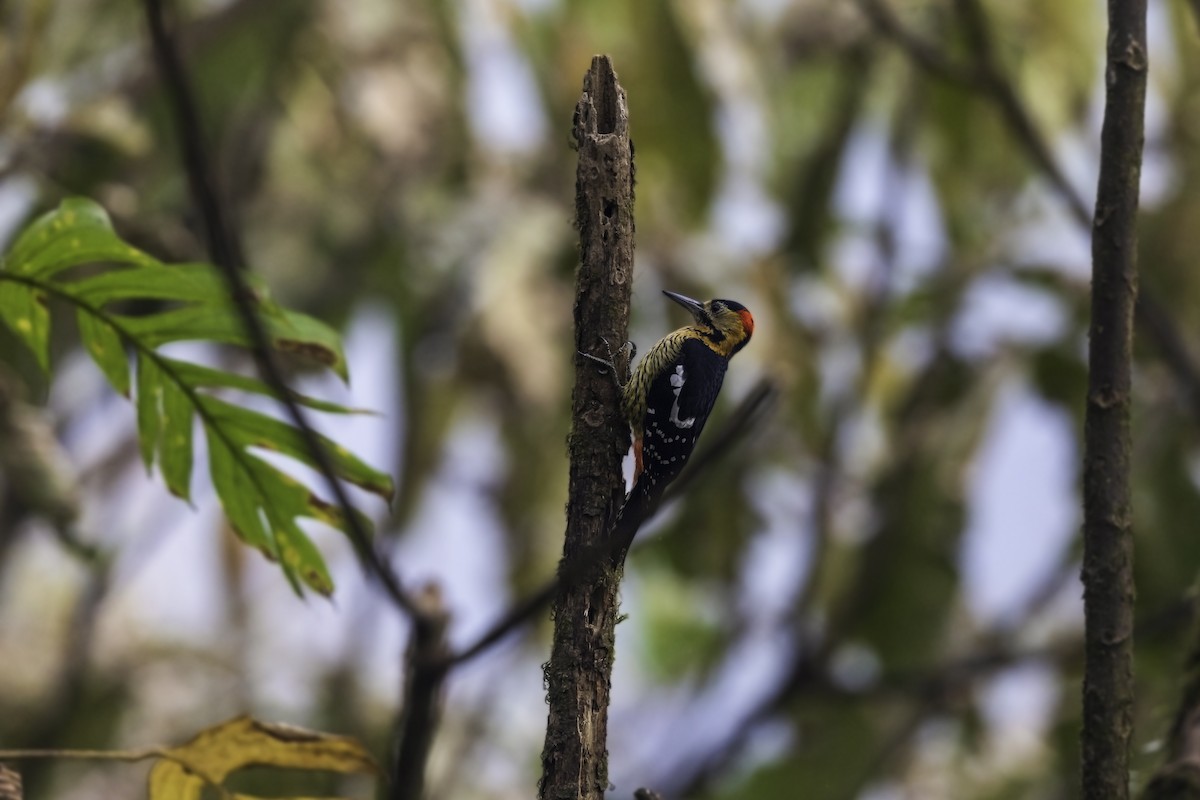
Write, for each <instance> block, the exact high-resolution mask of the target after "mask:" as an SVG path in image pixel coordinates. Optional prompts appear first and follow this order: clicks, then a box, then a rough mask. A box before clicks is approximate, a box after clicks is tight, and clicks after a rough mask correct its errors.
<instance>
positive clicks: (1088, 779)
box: [1081, 0, 1147, 800]
mask: <svg viewBox="0 0 1200 800" xmlns="http://www.w3.org/2000/svg"><path fill="white" fill-rule="evenodd" d="M1108 21H1109V33H1108V55H1107V66H1106V69H1105V83H1106V90H1107V91H1106V98H1105V109H1104V125H1103V128H1102V130H1101V137H1100V179H1099V185H1098V188H1097V192H1096V213H1095V217H1094V219H1093V222H1092V319H1091V329H1090V349H1089V367H1088V396H1087V409H1086V417H1085V422H1084V447H1085V453H1084V462H1083V504H1084V523H1083V525H1084V527H1083V543H1084V553H1083V584H1084V614H1085V620H1086V621H1085V634H1084V636H1085V666H1084V679H1083V732H1082V739H1081V744H1082V755H1083V763H1082V781H1083V796H1084V797H1085V798H1091V799H1093V800H1100V799H1101V798H1103V799H1104V800H1123V799H1124V798H1128V797H1129V741H1130V738H1131V735H1132V731H1133V600H1134V586H1133V521H1132V510H1131V503H1130V488H1129V452H1130V430H1129V407H1130V385H1131V378H1130V373H1131V367H1130V362H1131V348H1132V333H1133V312H1134V305H1135V302H1136V300H1137V210H1138V188H1139V178H1140V175H1141V163H1142V141H1143V137H1144V133H1143V130H1144V120H1143V117H1144V111H1145V102H1146V71H1147V55H1146V0H1109V3H1108Z"/></svg>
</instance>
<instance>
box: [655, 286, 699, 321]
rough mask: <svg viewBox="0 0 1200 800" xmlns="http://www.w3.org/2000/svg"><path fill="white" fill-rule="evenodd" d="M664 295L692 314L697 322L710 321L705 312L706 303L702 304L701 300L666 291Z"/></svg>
mask: <svg viewBox="0 0 1200 800" xmlns="http://www.w3.org/2000/svg"><path fill="white" fill-rule="evenodd" d="M663 294H665V295H666V296H667V297H669V298H671V299H672V300H674V301H675V302H676V303H679V305H681V306H683V307H684V308H686V309H687V310H688V311H690V312H692V316H693V317H694V318H695V319H696V322H700V323H704V322H707V321H708V312H706V311H705V310H704V303H701V302H700V301H699V300H693V299H692V298H690V297H688V296H687V295H685V294H679V292H668V291H667V290H665V289H664V290H663Z"/></svg>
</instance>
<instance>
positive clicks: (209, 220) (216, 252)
mask: <svg viewBox="0 0 1200 800" xmlns="http://www.w3.org/2000/svg"><path fill="white" fill-rule="evenodd" d="M143 6H144V8H145V14H146V21H147V24H148V28H149V32H150V42H151V45H152V48H153V51H154V58H155V63H156V64H157V66H158V70H159V74H160V76H161V78H162V81H163V84H164V86H165V87H166V95H167V100H168V102H169V104H170V109H171V116H172V120H173V122H174V124H175V130H176V134H177V136H178V137H179V145H180V157H181V159H182V161H183V166H184V170H185V171H186V173H187V178H188V187H189V189H190V192H191V196H192V201H193V203H194V204H195V206H196V210H197V212H198V213H199V215H200V218H201V220H202V221H203V226H204V233H205V241H206V243H207V246H208V251H209V256H210V257H211V258H212V260H213V263H214V264H215V265H216V266H217V267H218V268H219V269H220V270H221V273H222V274H223V275H224V276H225V280H226V282H227V284H228V286H229V293H230V297H231V298H232V300H233V303H234V305H235V307H236V309H237V312H238V315H239V317H240V318H241V320H242V324H243V325H244V326H245V329H246V333H247V335H248V337H249V339H250V341H251V344H252V347H251V351H252V353H253V356H254V360H255V363H256V364H257V366H258V370H259V372H260V374H261V375H262V378H263V380H264V381H266V383H267V384H268V385H269V386H270V387H271V388H272V390H273V391H274V392H275V395H276V397H277V398H278V400H279V402H280V403H282V404H283V406H284V408H285V409H286V411H287V414H288V417H289V418H290V419H291V421H292V423H293V424H294V425H295V426H296V428H297V430H299V432H300V435H301V437H302V439H303V440H304V443H305V446H306V447H307V448H308V451H309V453H310V454H311V456H312V458H313V463H314V464H315V465H316V468H317V471H318V472H320V473H321V475H322V477H323V478H324V479H325V481H326V483H327V484H328V485H329V489H330V491H331V492H332V493H333V497H334V500H335V501H336V502H337V505H338V507H339V508H340V509H341V513H342V517H343V518H344V520H345V525H346V533H347V535H348V537H349V538H350V541H351V542H352V543H353V544H354V547H355V549H356V550H357V551H358V554H359V557H360V558H361V559H362V561H363V564H364V567H365V569H366V570H367V572H368V574H370V575H373V576H374V577H376V578H377V579H378V580H379V581H380V583H382V585H383V587H384V589H385V590H386V592H387V594H388V596H389V597H390V598H391V599H392V600H393V602H395V604H396V605H397V606H398V607H400V608H401V609H403V610H404V611H405V612H406V613H407V614H408V615H409V617H410V618H412V620H413V623H414V625H416V626H417V627H418V628H421V627H423V626H426V625H430V624H432V621H430V620H427V619H425V618H424V616H423V615H422V613H421V611H420V609H419V608H418V606H417V605H416V604H415V603H414V602H413V600H412V598H410V597H409V596H408V594H407V593H406V592H405V591H404V589H403V588H402V587H401V585H400V581H399V579H398V578H397V577H396V575H395V573H394V572H393V571H392V569H391V568H390V566H389V565H388V564H387V563H386V562H385V561H384V559H383V557H382V556H381V555H380V554H379V552H378V551H377V550H376V549H375V546H374V545H373V543H372V541H371V536H370V534H369V533H368V532H367V530H366V528H365V527H364V526H363V524H362V522H361V520H360V517H359V514H358V512H357V511H356V510H355V509H354V507H353V505H352V504H351V503H350V498H349V496H348V495H347V493H346V490H345V487H344V486H343V485H342V482H341V481H340V480H339V479H338V477H337V472H336V470H335V468H334V464H333V461H332V460H331V459H330V457H329V454H328V453H327V452H326V451H325V448H324V447H323V446H322V445H321V442H320V441H319V439H318V438H317V434H316V432H315V431H314V430H313V427H312V425H311V424H310V423H309V422H308V419H307V416H306V415H305V414H304V412H303V410H302V409H301V408H300V405H299V404H298V403H297V402H296V401H295V399H294V396H293V393H292V391H291V390H290V389H289V387H288V385H287V381H286V380H285V379H284V377H283V371H282V370H281V369H280V367H279V363H278V361H277V360H276V359H275V355H274V350H273V348H272V347H271V340H270V337H269V336H268V334H267V331H266V327H265V326H264V325H263V323H262V320H261V319H260V317H259V314H258V308H257V306H256V303H255V300H254V294H253V292H252V291H251V290H250V288H249V286H248V285H247V283H246V280H245V278H244V276H243V275H242V272H243V271H244V270H245V268H246V264H245V258H244V256H243V252H242V247H241V244H240V241H239V237H238V236H237V234H236V232H235V230H234V227H233V225H232V223H231V221H230V220H229V219H228V218H227V217H226V215H225V213H224V210H223V206H222V204H221V203H220V201H219V200H218V196H217V190H216V187H215V185H214V182H213V180H212V172H211V168H210V164H209V158H208V154H207V151H206V150H205V147H204V144H203V142H202V141H201V125H200V114H199V111H198V108H197V104H196V101H195V98H194V96H193V93H192V89H191V85H190V83H189V81H188V77H187V74H186V72H185V71H184V67H183V64H182V63H181V60H180V58H179V55H178V53H177V52H176V49H175V46H174V44H173V42H172V41H171V38H170V35H169V34H168V32H167V29H166V24H165V22H164V19H163V4H162V0H143Z"/></svg>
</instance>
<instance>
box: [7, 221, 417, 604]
mask: <svg viewBox="0 0 1200 800" xmlns="http://www.w3.org/2000/svg"><path fill="white" fill-rule="evenodd" d="M85 264H95V265H101V266H102V267H103V269H101V270H100V271H98V272H94V273H91V274H87V275H82V276H80V275H79V274H78V273H71V272H68V271H69V270H71V269H72V268H73V267H78V266H82V265H85ZM72 275H74V276H75V277H72ZM251 286H252V290H253V291H254V294H255V300H256V304H257V307H258V312H259V314H260V316H261V319H262V321H263V324H264V326H265V327H266V329H267V332H268V334H269V336H270V337H271V343H272V345H273V346H274V347H275V348H277V349H278V350H280V351H285V352H290V353H296V354H299V355H302V356H304V357H306V358H309V359H311V360H314V361H316V362H317V363H319V364H321V365H323V366H325V367H328V368H329V369H331V370H333V371H334V372H335V373H336V374H337V375H339V376H340V377H341V378H342V379H343V380H344V379H346V377H347V372H346V359H345V355H344V354H343V352H342V348H341V341H340V338H339V337H338V335H337V333H336V332H335V331H334V330H333V329H331V328H329V327H328V326H327V325H325V324H323V323H321V322H320V321H318V320H316V319H313V318H312V317H309V316H306V315H304V314H299V313H297V312H294V311H289V310H287V309H284V308H282V307H280V306H278V305H276V304H275V303H274V302H273V301H272V300H271V299H270V296H269V295H268V293H267V291H266V289H265V287H263V286H262V285H261V284H258V283H252V284H251ZM51 299H54V300H56V301H61V302H62V303H64V304H67V305H69V306H71V307H73V308H74V310H75V314H76V318H77V319H78V323H79V332H80V336H81V338H82V340H83V345H84V347H85V348H86V350H87V352H88V353H89V354H90V355H91V357H92V359H93V360H94V361H95V362H96V364H97V366H99V367H100V369H101V371H102V372H103V373H104V375H105V377H106V378H107V379H108V382H109V383H110V384H112V386H113V388H114V389H116V391H118V392H120V393H121V394H122V395H125V396H126V397H128V396H129V393H130V389H131V387H132V389H133V391H134V396H133V402H134V403H135V405H136V410H137V429H138V438H139V443H140V447H141V454H142V459H143V461H144V462H145V464H146V467H147V469H150V468H151V467H152V466H153V465H154V464H155V463H157V464H158V467H159V471H160V472H161V473H162V476H163V480H164V481H165V483H166V485H167V488H168V489H169V490H170V491H171V492H172V493H173V494H175V495H177V496H179V497H181V498H183V499H184V500H187V499H189V497H190V485H191V477H192V464H193V454H192V451H193V447H192V445H193V441H192V435H193V421H194V420H195V419H199V420H200V423H201V425H202V426H203V429H204V434H205V438H206V440H207V442H208V450H209V472H210V475H211V477H212V481H213V485H214V486H215V488H216V491H217V496H218V498H219V499H220V501H221V504H222V506H223V507H224V509H225V513H226V515H227V516H228V518H229V521H230V523H231V525H232V527H233V528H234V530H235V531H237V533H238V535H239V536H240V537H241V538H242V539H243V541H245V542H246V543H247V544H249V545H251V546H253V547H256V548H258V549H259V550H261V551H262V552H263V553H265V554H266V555H267V556H268V557H270V558H271V559H273V560H276V561H278V562H279V564H280V565H281V566H282V567H283V570H284V573H285V575H286V576H287V578H288V580H289V581H290V582H291V583H292V585H293V586H294V587H296V589H297V591H300V587H301V586H302V585H305V586H308V587H309V588H311V589H313V590H314V591H317V592H320V593H321V594H326V595H327V594H329V593H331V592H332V591H333V583H332V581H331V579H330V577H329V571H328V569H327V568H326V566H325V561H324V559H323V558H322V557H321V554H320V552H319V551H318V550H317V548H316V547H315V545H313V543H312V541H311V540H310V539H309V538H308V536H306V535H305V534H304V532H303V531H302V530H301V528H300V526H299V524H298V523H297V520H298V519H301V518H310V519H316V520H319V521H321V522H324V523H326V524H329V525H332V526H334V527H336V528H339V529H341V530H343V531H345V530H346V527H347V525H346V520H345V519H344V517H343V516H342V514H341V512H340V510H339V509H337V508H335V507H333V506H331V505H330V504H329V503H327V502H326V501H324V500H322V499H321V498H320V497H318V496H317V495H316V494H315V493H314V492H313V491H312V490H311V489H309V488H308V487H307V486H305V485H303V484H302V483H300V482H299V481H297V480H295V479H294V478H292V477H290V476H288V475H287V474H285V473H283V472H281V471H280V470H279V469H278V468H277V467H275V466H274V465H273V464H271V463H269V462H268V461H266V460H264V459H263V458H260V457H259V456H258V455H256V454H255V453H254V452H253V451H252V449H255V448H256V449H261V450H266V451H271V452H276V453H281V454H283V455H286V456H289V457H290V458H293V459H295V460H297V461H300V462H301V463H304V464H307V465H309V466H315V465H314V463H313V459H312V457H311V455H310V454H309V452H308V449H307V448H306V447H305V445H304V442H303V440H302V438H301V435H300V431H299V430H297V429H296V428H295V427H294V426H292V425H291V424H289V423H286V422H283V421H280V420H278V419H275V418H273V417H269V416H267V415H265V414H260V413H258V412H255V411H250V410H248V409H245V408H241V407H239V406H236V405H233V404H231V403H229V402H227V401H225V400H222V399H220V398H218V397H216V396H213V395H212V394H210V392H211V390H213V389H236V390H240V391H245V392H251V393H255V394H261V395H268V396H273V395H274V392H273V391H272V390H271V388H270V387H269V386H267V384H265V383H263V382H262V381H260V380H258V379H256V378H251V377H247V376H243V375H238V374H235V373H231V372H225V371H222V370H219V369H215V368H213V367H207V366H203V365H200V364H194V363H191V362H187V361H181V360H178V359H175V358H170V357H167V356H165V355H163V354H162V353H160V352H158V348H159V347H161V346H162V345H164V344H168V343H170V342H179V341H207V342H217V343H222V344H231V345H237V346H241V347H249V346H250V342H249V340H248V339H247V336H246V333H245V330H244V328H243V325H242V321H241V319H240V318H239V317H238V315H237V311H236V309H235V308H234V307H233V304H232V303H231V302H230V299H229V295H228V291H227V288H226V286H225V282H224V280H223V276H222V275H221V274H220V272H219V271H218V270H217V269H216V268H215V267H213V266H211V265H208V264H176V265H167V264H163V263H162V262H160V261H158V260H157V259H155V258H153V257H151V256H149V255H147V254H146V253H143V252H141V251H140V250H138V249H136V248H134V247H131V246H130V245H129V244H127V243H125V242H124V241H122V240H121V239H120V237H118V236H117V234H116V233H115V232H114V231H113V228H112V224H111V223H110V222H109V219H108V215H107V214H106V213H105V211H104V209H102V208H101V207H100V206H98V205H97V204H95V203H93V202H91V201H90V200H85V199H79V198H74V199H69V200H65V201H63V203H62V204H61V205H60V206H59V207H58V209H57V210H55V211H52V212H50V213H48V214H46V215H45V216H43V217H41V218H40V219H38V220H37V221H35V222H34V223H33V224H32V225H30V226H29V228H27V229H26V230H25V232H24V233H23V234H22V235H21V236H20V237H19V238H18V239H17V241H16V243H15V244H14V245H13V247H12V249H11V250H10V252H9V253H8V255H7V256H6V257H5V258H4V260H3V262H2V263H0V320H3V322H4V323H5V324H6V325H7V326H8V327H10V328H12V330H13V331H14V332H15V333H16V335H17V336H18V337H19V338H20V339H21V340H22V341H24V342H25V343H26V344H27V345H28V346H29V347H30V348H31V349H32V350H33V352H34V354H35V355H36V357H37V360H38V363H39V364H40V365H41V366H42V368H43V369H44V370H47V371H48V370H49V368H50V358H49V340H50V311H49V301H50V300H51ZM129 301H156V305H155V307H157V308H158V309H159V310H157V311H153V312H150V313H142V314H131V313H128V312H127V311H125V310H122V309H124V308H127V307H128V305H129ZM114 306H115V307H114ZM130 352H132V353H133V356H134V357H133V359H132V361H133V363H134V364H135V365H136V369H135V371H134V374H131V371H130V360H131V359H130V355H129V354H130ZM293 398H294V399H295V400H296V401H297V402H298V403H300V404H302V405H305V406H307V407H309V408H312V409H315V410H318V411H324V412H332V413H353V412H357V410H356V409H350V408H346V407H344V406H340V405H338V404H335V403H329V402H326V401H322V400H318V399H315V398H311V397H307V396H304V395H300V394H293ZM322 442H323V444H324V446H325V447H326V448H327V450H328V452H329V455H330V460H331V461H332V463H333V465H334V468H335V469H336V471H337V474H338V476H339V477H340V478H341V479H342V480H346V481H349V482H351V483H353V484H355V485H356V486H360V487H362V488H363V489H366V490H368V491H370V492H373V493H375V494H377V495H380V496H381V497H384V498H387V499H389V500H390V499H391V496H392V492H393V486H392V480H391V477H390V476H388V475H387V474H386V473H383V472H380V471H378V470H375V469H373V468H371V467H370V466H368V465H367V464H365V463H363V462H362V461H361V460H360V459H358V458H357V457H356V456H354V455H353V454H352V453H350V452H349V451H347V450H346V449H345V448H344V447H342V446H340V445H338V444H337V443H335V442H333V441H331V440H328V439H325V438H324V437H322ZM359 521H360V522H366V521H365V519H362V518H361V517H360V519H359ZM368 524H369V523H368Z"/></svg>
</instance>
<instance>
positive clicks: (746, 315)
mask: <svg viewBox="0 0 1200 800" xmlns="http://www.w3.org/2000/svg"><path fill="white" fill-rule="evenodd" d="M738 316H739V317H741V318H742V327H743V328H745V329H746V335H747V336H749V335H750V334H752V333H754V317H752V316H750V312H749V311H747V310H746V309H744V308H743V309H742V310H741V311H739V312H738Z"/></svg>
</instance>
